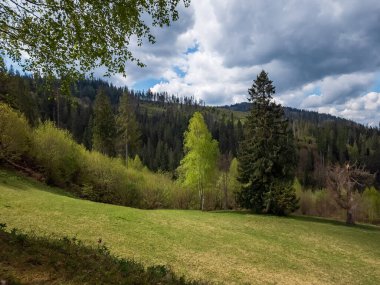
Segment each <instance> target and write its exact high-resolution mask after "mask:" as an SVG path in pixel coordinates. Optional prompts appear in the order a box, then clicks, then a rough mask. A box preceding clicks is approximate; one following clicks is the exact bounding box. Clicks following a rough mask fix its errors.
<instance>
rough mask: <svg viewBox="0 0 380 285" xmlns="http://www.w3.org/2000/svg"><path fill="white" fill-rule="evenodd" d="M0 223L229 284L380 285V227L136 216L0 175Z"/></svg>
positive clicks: (244, 216) (228, 216)
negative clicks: (102, 247) (71, 238)
mask: <svg viewBox="0 0 380 285" xmlns="http://www.w3.org/2000/svg"><path fill="white" fill-rule="evenodd" d="M0 223H6V224H7V225H8V228H9V227H10V228H12V227H17V228H19V229H21V230H23V231H26V232H28V231H34V232H35V233H36V234H38V235H46V234H47V235H49V234H52V233H53V234H54V235H56V236H57V237H60V236H64V235H65V236H76V237H77V238H78V239H81V240H83V241H84V242H85V243H87V244H96V243H97V241H98V240H99V238H102V240H103V241H104V242H105V243H106V244H107V246H108V247H109V248H110V250H111V252H112V253H114V254H115V255H117V256H120V257H128V258H134V259H135V260H137V261H141V262H143V263H144V264H145V265H153V264H155V265H157V264H165V265H169V266H170V267H171V268H172V269H173V270H174V272H176V273H178V274H179V275H182V274H184V275H185V276H187V277H189V278H193V279H203V280H208V281H213V282H215V283H225V284H246V283H247V284H380V229H379V228H377V227H372V226H356V227H346V226H345V225H343V224H341V223H339V222H334V221H328V220H322V219H313V218H302V217H289V218H279V217H271V216H258V215H251V214H248V213H241V212H200V211H179V210H178V211H177V210H151V211H149V210H138V209H132V208H126V207H120V206H113V205H106V204H99V203H94V202H90V201H84V200H79V199H74V198H72V197H69V196H67V195H65V193H63V192H61V191H60V190H58V189H53V188H49V187H46V186H42V185H41V184H38V183H36V182H32V181H29V180H26V179H24V178H20V177H17V176H15V175H13V174H10V173H8V172H4V171H1V172H0Z"/></svg>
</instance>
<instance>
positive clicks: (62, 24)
mask: <svg viewBox="0 0 380 285" xmlns="http://www.w3.org/2000/svg"><path fill="white" fill-rule="evenodd" d="M179 2H180V0H164V1H162V0H149V1H146V0H137V1H121V0H120V1H119V0H73V1H61V0H22V1H20V0H0V50H2V51H3V52H6V54H7V55H8V56H10V57H11V58H12V59H13V60H14V61H17V62H19V63H23V66H24V68H25V69H26V70H27V71H32V72H37V73H39V74H41V75H43V76H44V77H59V78H66V77H68V76H69V77H72V76H75V75H83V74H86V73H88V72H92V71H93V70H94V68H96V67H99V66H105V67H106V70H107V71H106V74H110V73H123V74H125V62H126V61H135V62H137V64H138V65H139V66H143V63H142V62H141V61H140V60H139V59H137V58H136V57H135V56H134V55H133V54H132V52H131V50H130V48H129V46H130V45H131V44H137V45H138V46H140V45H142V44H143V41H144V39H147V40H148V41H149V42H150V43H154V42H155V37H154V35H153V34H152V32H151V28H150V26H160V27H162V26H168V25H169V24H170V23H171V22H172V21H176V20H177V19H178V15H179V13H178V10H177V6H178V3H179ZM183 2H184V4H185V6H188V5H189V3H190V0H183ZM148 23H149V24H148ZM23 54H27V55H28V58H27V59H26V60H25V62H23V61H22V55H23Z"/></svg>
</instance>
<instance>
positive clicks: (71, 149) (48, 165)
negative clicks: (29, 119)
mask: <svg viewBox="0 0 380 285" xmlns="http://www.w3.org/2000/svg"><path fill="white" fill-rule="evenodd" d="M31 156H32V158H33V159H34V160H35V161H36V162H37V164H38V165H39V166H41V167H42V168H43V172H44V173H45V175H46V176H47V178H48V182H50V183H53V184H55V185H60V186H65V185H69V184H71V183H74V182H75V178H76V174H77V173H78V172H79V169H80V167H79V162H80V161H81V157H80V150H79V145H78V144H77V143H76V142H75V141H74V140H73V138H72V136H71V134H70V133H69V132H68V131H66V130H61V129H58V128H56V127H55V126H54V124H53V123H52V122H45V123H43V124H41V125H40V126H39V127H38V128H36V129H35V130H34V131H33V140H32V149H31Z"/></svg>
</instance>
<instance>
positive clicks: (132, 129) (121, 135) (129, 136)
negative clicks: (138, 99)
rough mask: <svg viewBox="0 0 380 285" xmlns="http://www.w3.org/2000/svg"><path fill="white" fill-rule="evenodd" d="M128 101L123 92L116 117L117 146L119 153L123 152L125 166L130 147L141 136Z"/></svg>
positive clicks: (126, 95)
mask: <svg viewBox="0 0 380 285" xmlns="http://www.w3.org/2000/svg"><path fill="white" fill-rule="evenodd" d="M129 101H130V100H129V98H128V94H127V93H125V94H124V95H123V96H122V97H121V98H120V102H119V110H118V115H117V117H116V124H117V135H118V143H117V144H118V146H117V147H118V150H119V153H124V155H125V163H126V166H127V167H128V157H129V155H130V149H131V148H132V149H134V148H135V147H136V146H137V145H138V144H139V142H140V136H141V133H140V130H139V126H138V123H137V121H136V116H135V113H134V110H133V106H132V104H131V103H130V102H129Z"/></svg>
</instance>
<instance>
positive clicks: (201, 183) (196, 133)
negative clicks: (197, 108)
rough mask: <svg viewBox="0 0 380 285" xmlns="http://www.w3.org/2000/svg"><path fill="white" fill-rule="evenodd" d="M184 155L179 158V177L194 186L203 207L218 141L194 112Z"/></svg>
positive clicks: (216, 153)
mask: <svg viewBox="0 0 380 285" xmlns="http://www.w3.org/2000/svg"><path fill="white" fill-rule="evenodd" d="M184 149H185V157H184V158H183V159H182V160H181V165H180V169H179V172H180V178H181V179H182V181H183V184H184V185H186V186H189V187H191V188H196V189H197V190H198V192H199V196H200V199H201V200H202V201H201V208H202V209H203V197H204V189H205V187H206V185H207V184H208V183H210V181H211V180H212V178H213V176H214V175H215V170H216V162H217V159H218V155H219V150H218V142H217V141H216V140H214V139H212V136H211V133H210V132H209V130H208V129H207V125H206V123H205V122H204V119H203V116H202V114H201V113H199V112H195V113H194V115H193V117H192V118H191V119H190V122H189V127H188V130H187V131H186V132H185V140H184Z"/></svg>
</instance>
